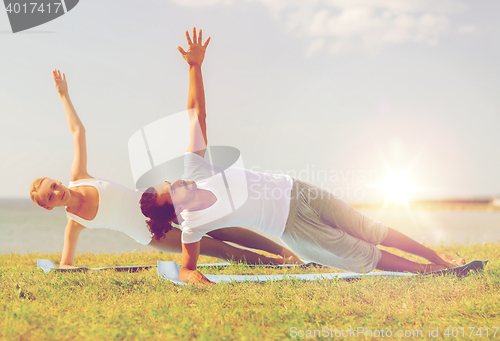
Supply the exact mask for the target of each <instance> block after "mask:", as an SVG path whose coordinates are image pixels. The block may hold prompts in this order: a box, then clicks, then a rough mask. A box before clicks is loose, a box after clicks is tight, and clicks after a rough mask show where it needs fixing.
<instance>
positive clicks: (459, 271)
mask: <svg viewBox="0 0 500 341" xmlns="http://www.w3.org/2000/svg"><path fill="white" fill-rule="evenodd" d="M487 263H488V260H473V261H471V262H469V263H467V264H465V265H462V266H457V267H454V268H449V269H445V270H438V271H433V272H430V273H427V274H425V275H434V276H440V275H447V274H454V275H456V276H458V277H462V276H465V275H466V274H467V273H469V272H470V271H472V270H475V271H479V270H482V269H483V268H484V266H485V265H486V264H487ZM229 265H231V263H227V262H225V263H206V264H198V265H197V266H198V267H225V266H229ZM155 266H156V267H157V271H158V276H160V277H161V278H163V279H166V280H168V281H170V282H172V283H175V284H178V285H186V283H183V282H181V281H180V280H179V271H180V266H179V264H177V263H176V262H164V261H158V263H157V265H142V266H116V267H101V268H88V267H77V268H71V269H59V268H57V267H56V265H55V264H54V262H52V261H51V260H49V259H38V260H37V267H38V268H40V269H42V270H43V271H44V272H45V273H48V272H50V271H51V270H54V271H61V272H74V271H88V270H110V269H112V270H115V271H128V272H136V271H139V270H143V269H148V268H153V267H155ZM310 266H317V264H315V263H312V262H307V263H305V264H301V265H296V264H282V265H251V267H274V268H283V267H301V268H307V267H310ZM416 275H421V274H414V273H408V272H390V271H376V272H369V273H366V274H359V273H354V272H341V273H324V274H290V275H205V276H206V277H207V278H208V279H209V280H211V281H212V282H215V283H227V282H266V281H281V280H284V279H291V278H295V279H300V280H305V281H315V280H320V279H335V278H337V279H344V280H352V279H359V278H362V277H365V276H372V277H373V276H383V277H388V278H389V277H404V276H416Z"/></svg>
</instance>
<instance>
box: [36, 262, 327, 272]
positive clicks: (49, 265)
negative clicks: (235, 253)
mask: <svg viewBox="0 0 500 341" xmlns="http://www.w3.org/2000/svg"><path fill="white" fill-rule="evenodd" d="M36 265H37V267H38V268H40V269H42V270H43V271H44V272H45V273H48V272H50V271H51V270H54V271H62V272H75V271H88V270H110V269H113V270H115V271H128V272H136V271H139V270H143V269H149V268H154V267H156V265H139V266H114V267H113V266H107V267H102V268H89V267H86V266H79V267H76V268H70V269H64V268H62V269H60V268H58V267H57V266H56V265H55V264H54V262H53V261H51V260H49V259H37V262H36ZM229 265H231V263H229V262H223V263H206V264H198V265H197V266H198V267H223V266H229ZM245 266H248V267H270V268H282V267H296V266H299V267H301V268H308V267H311V266H321V265H319V264H316V263H313V262H307V261H304V264H280V265H272V264H248V265H247V264H245Z"/></svg>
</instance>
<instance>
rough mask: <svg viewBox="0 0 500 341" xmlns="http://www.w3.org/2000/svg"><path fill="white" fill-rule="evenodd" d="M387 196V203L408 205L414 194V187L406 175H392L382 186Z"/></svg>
mask: <svg viewBox="0 0 500 341" xmlns="http://www.w3.org/2000/svg"><path fill="white" fill-rule="evenodd" d="M382 188H383V190H384V191H385V195H386V202H388V203H389V202H397V203H401V204H406V203H407V201H408V199H409V198H410V197H411V195H412V192H413V189H414V187H413V185H412V184H411V181H410V179H409V178H408V176H407V175H406V174H394V173H391V174H389V176H388V177H387V181H386V182H385V183H384V184H383V185H382Z"/></svg>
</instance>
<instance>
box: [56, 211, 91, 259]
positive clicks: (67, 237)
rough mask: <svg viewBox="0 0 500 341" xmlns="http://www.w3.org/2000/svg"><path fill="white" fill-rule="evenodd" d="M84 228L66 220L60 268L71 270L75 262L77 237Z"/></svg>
mask: <svg viewBox="0 0 500 341" xmlns="http://www.w3.org/2000/svg"><path fill="white" fill-rule="evenodd" d="M84 228H85V226H83V225H81V224H79V223H77V222H76V221H74V220H71V219H68V224H67V225H66V230H65V231H64V246H63V251H62V257H61V263H60V264H59V267H60V268H71V267H73V264H74V262H75V254H76V246H77V245H78V237H79V236H80V232H81V231H82V230H83V229H84Z"/></svg>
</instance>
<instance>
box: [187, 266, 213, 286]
mask: <svg viewBox="0 0 500 341" xmlns="http://www.w3.org/2000/svg"><path fill="white" fill-rule="evenodd" d="M187 280H188V283H189V284H198V285H212V284H215V283H214V282H212V281H210V280H209V279H208V278H206V277H205V276H204V275H203V274H202V273H201V272H199V271H198V270H194V271H191V272H190V273H189V275H188V276H187Z"/></svg>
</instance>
